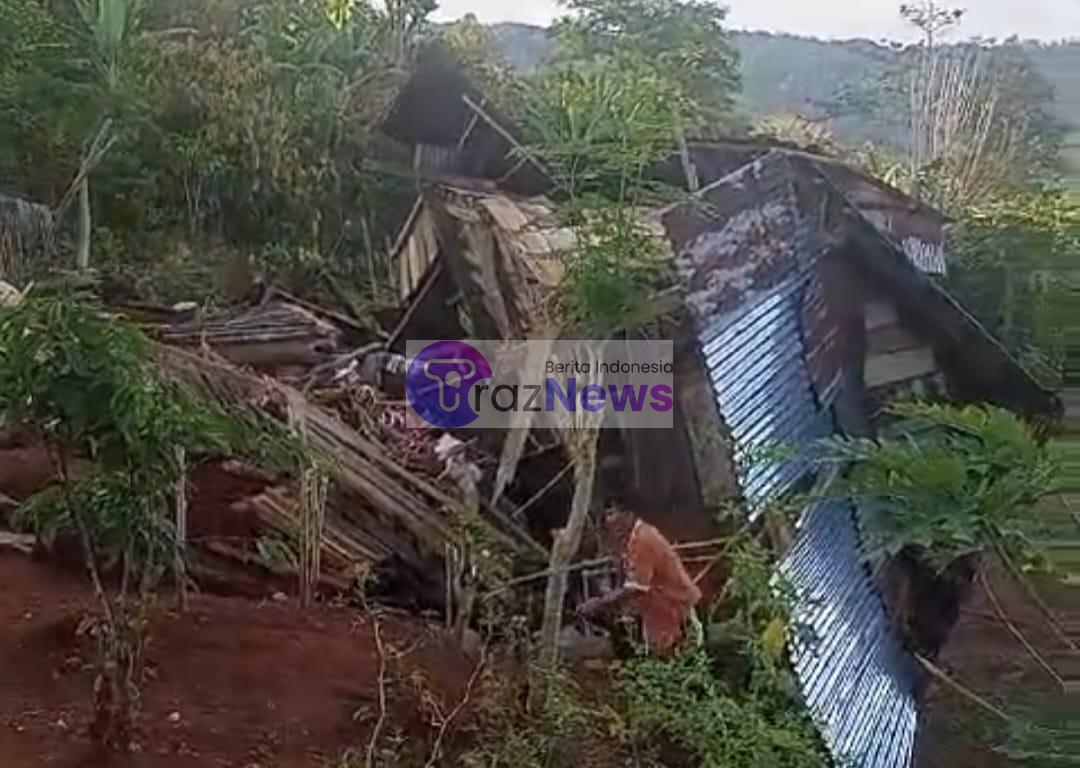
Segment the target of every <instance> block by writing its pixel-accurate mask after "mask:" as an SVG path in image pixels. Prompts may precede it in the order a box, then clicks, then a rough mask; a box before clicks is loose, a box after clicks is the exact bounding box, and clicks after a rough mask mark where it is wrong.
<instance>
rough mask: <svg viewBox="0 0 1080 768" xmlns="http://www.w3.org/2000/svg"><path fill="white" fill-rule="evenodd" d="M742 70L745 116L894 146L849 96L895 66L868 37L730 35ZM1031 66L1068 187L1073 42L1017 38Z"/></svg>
mask: <svg viewBox="0 0 1080 768" xmlns="http://www.w3.org/2000/svg"><path fill="white" fill-rule="evenodd" d="M493 31H494V35H495V39H496V40H497V41H498V44H499V47H500V49H501V50H502V52H503V54H504V55H505V56H506V58H507V60H508V61H510V63H512V64H513V65H514V66H515V67H517V68H519V69H522V70H526V71H529V70H532V69H535V68H536V67H537V66H538V65H539V64H540V63H541V62H543V60H544V59H545V58H546V57H547V56H548V55H549V54H550V52H551V50H552V47H551V43H550V41H549V38H548V33H547V31H546V30H544V29H542V28H540V27H534V26H529V25H525V24H499V25H496V26H495V27H494V30H493ZM732 40H733V42H734V43H735V47H736V48H737V50H738V51H739V55H740V58H741V71H742V85H743V90H742V104H743V108H744V110H745V112H746V113H747V115H748V116H749V117H755V116H761V115H767V114H774V113H785V112H794V113H798V114H801V115H804V116H807V117H814V118H820V117H826V116H827V117H830V118H831V119H830V127H831V129H832V130H833V131H834V132H835V134H836V135H837V137H838V138H840V139H841V140H843V141H845V142H847V143H862V142H865V141H873V142H885V143H895V142H897V141H898V139H899V137H898V136H897V135H896V132H897V127H896V126H895V125H887V124H883V123H882V121H880V120H877V119H874V118H873V117H872V116H870V115H868V114H867V113H866V111H865V110H860V109H858V108H857V100H855V101H856V103H851V102H852V98H851V97H852V96H853V95H855V94H860V93H864V92H865V90H866V89H867V88H868V87H872V86H873V84H875V83H880V82H881V81H882V80H883V78H884V77H885V76H886V75H887V74H888V73H889V71H890V70H891V69H892V68H893V67H894V66H895V64H896V60H897V55H898V54H897V52H896V50H895V49H893V48H890V47H887V46H883V45H880V44H878V43H874V42H872V41H869V40H850V41H823V40H815V39H811V38H804V37H795V36H792V35H773V34H768V33H764V32H735V33H733V34H732ZM1019 48H1020V50H1021V51H1022V52H1023V53H1024V54H1026V55H1027V56H1028V57H1030V61H1031V64H1032V66H1033V68H1034V70H1035V71H1036V72H1037V73H1038V74H1039V75H1041V76H1042V77H1043V78H1045V79H1046V81H1047V82H1048V84H1049V85H1050V86H1051V87H1052V89H1053V105H1052V114H1053V116H1054V118H1055V119H1057V120H1058V121H1060V122H1061V124H1062V126H1063V127H1064V128H1065V130H1066V132H1067V136H1066V140H1065V144H1066V152H1065V156H1066V158H1067V160H1068V171H1069V181H1070V186H1073V187H1074V188H1075V187H1080V42H1070V43H1058V44H1041V43H1022V44H1020V46H1019Z"/></svg>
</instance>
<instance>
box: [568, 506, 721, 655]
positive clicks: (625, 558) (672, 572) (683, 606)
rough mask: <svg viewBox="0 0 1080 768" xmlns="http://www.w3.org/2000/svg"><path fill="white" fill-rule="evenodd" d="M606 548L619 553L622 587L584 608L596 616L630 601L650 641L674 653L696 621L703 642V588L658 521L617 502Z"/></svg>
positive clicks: (607, 520)
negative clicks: (700, 619) (699, 611)
mask: <svg viewBox="0 0 1080 768" xmlns="http://www.w3.org/2000/svg"><path fill="white" fill-rule="evenodd" d="M604 539H605V548H607V549H608V550H609V551H610V552H611V554H612V556H614V557H617V558H618V562H619V565H620V568H619V570H620V573H621V579H622V581H623V583H622V586H621V587H619V588H617V589H615V590H613V591H611V592H609V593H607V594H605V595H601V596H600V597H596V598H593V599H591V600H588V601H586V602H585V603H583V604H582V605H581V606H580V607H579V608H578V612H579V613H580V614H581V615H582V616H584V617H586V618H590V619H595V618H596V617H598V616H600V615H602V614H604V613H606V612H608V611H610V610H612V609H613V608H621V607H623V606H629V607H630V608H631V609H632V610H634V611H635V612H636V613H637V614H638V616H640V618H641V623H642V629H643V631H644V635H645V644H646V646H647V647H648V648H649V649H650V650H655V651H657V652H659V653H661V654H667V653H670V652H671V651H672V650H674V649H675V647H676V646H677V645H678V644H679V643H680V641H682V639H683V637H684V636H685V630H686V627H687V625H688V624H689V625H691V626H692V627H693V629H694V631H695V634H696V635H698V638H697V639H698V641H700V624H699V623H698V621H697V616H696V614H695V611H694V606H696V605H697V604H698V602H700V601H701V590H700V589H698V587H697V585H696V584H695V583H694V581H693V579H691V578H690V575H689V574H688V573H687V572H686V568H685V567H684V566H683V563H682V560H680V559H679V555H678V553H677V552H676V551H675V548H674V547H672V546H671V543H670V542H669V541H668V540H667V539H666V538H665V537H664V535H663V534H662V533H660V531H659V530H657V528H656V527H655V526H652V525H649V524H648V523H646V522H645V521H643V520H641V519H640V518H638V517H637V516H635V515H634V514H633V513H632V512H630V511H629V510H628V509H626V508H625V507H623V506H622V505H621V504H619V503H617V502H612V503H610V504H609V505H608V507H607V510H606V512H605V514H604Z"/></svg>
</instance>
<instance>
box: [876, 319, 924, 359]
mask: <svg viewBox="0 0 1080 768" xmlns="http://www.w3.org/2000/svg"><path fill="white" fill-rule="evenodd" d="M920 346H923V345H922V342H921V341H919V339H917V338H915V336H913V335H912V334H911V333H910V332H909V331H908V330H907V329H906V328H904V326H902V325H895V324H894V325H883V326H881V327H879V328H875V329H874V330H872V331H867V333H866V354H867V356H871V357H872V356H874V355H884V354H888V353H890V352H899V351H901V350H904V349H917V348H918V347H920Z"/></svg>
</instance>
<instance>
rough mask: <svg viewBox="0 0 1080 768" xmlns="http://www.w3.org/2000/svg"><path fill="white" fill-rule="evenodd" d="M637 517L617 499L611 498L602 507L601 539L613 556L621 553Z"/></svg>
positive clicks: (632, 530)
mask: <svg viewBox="0 0 1080 768" xmlns="http://www.w3.org/2000/svg"><path fill="white" fill-rule="evenodd" d="M636 522H637V517H636V516H635V515H634V513H633V512H631V511H630V510H629V509H627V508H626V506H624V505H623V504H622V502H620V501H618V500H617V499H612V500H611V501H609V502H608V503H607V505H606V506H605V507H604V518H603V531H602V535H603V539H604V547H605V549H607V550H608V553H609V554H611V555H614V556H617V555H620V554H622V551H623V550H624V549H625V548H626V544H627V542H628V541H629V540H630V535H631V534H632V533H633V532H634V523H636Z"/></svg>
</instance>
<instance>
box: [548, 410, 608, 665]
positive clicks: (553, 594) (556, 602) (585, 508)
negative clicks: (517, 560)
mask: <svg viewBox="0 0 1080 768" xmlns="http://www.w3.org/2000/svg"><path fill="white" fill-rule="evenodd" d="M597 438H598V432H597V430H595V429H588V430H585V431H584V432H583V433H582V434H580V435H575V436H574V440H575V442H576V445H575V446H573V448H572V450H573V453H574V456H573V461H574V498H573V501H572V502H571V504H570V517H569V519H568V520H567V521H566V527H565V528H563V529H561V530H559V531H556V533H555V537H554V538H555V541H554V543H553V544H552V546H551V560H550V564H549V571H550V573H551V575H550V576H548V583H547V591H546V592H545V594H544V623H543V626H542V628H541V630H540V666H541V668H542V669H544V670H548V671H553V670H554V669H555V667H556V665H557V664H558V663H559V632H560V630H561V629H562V616H563V603H564V602H565V600H566V584H567V577H568V574H569V566H570V561H571V560H573V559H574V555H576V554H577V551H578V547H579V546H580V545H581V537H582V533H583V532H584V530H585V522H586V520H588V517H589V504H590V502H591V501H592V495H593V483H594V481H595V479H596V442H597Z"/></svg>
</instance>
